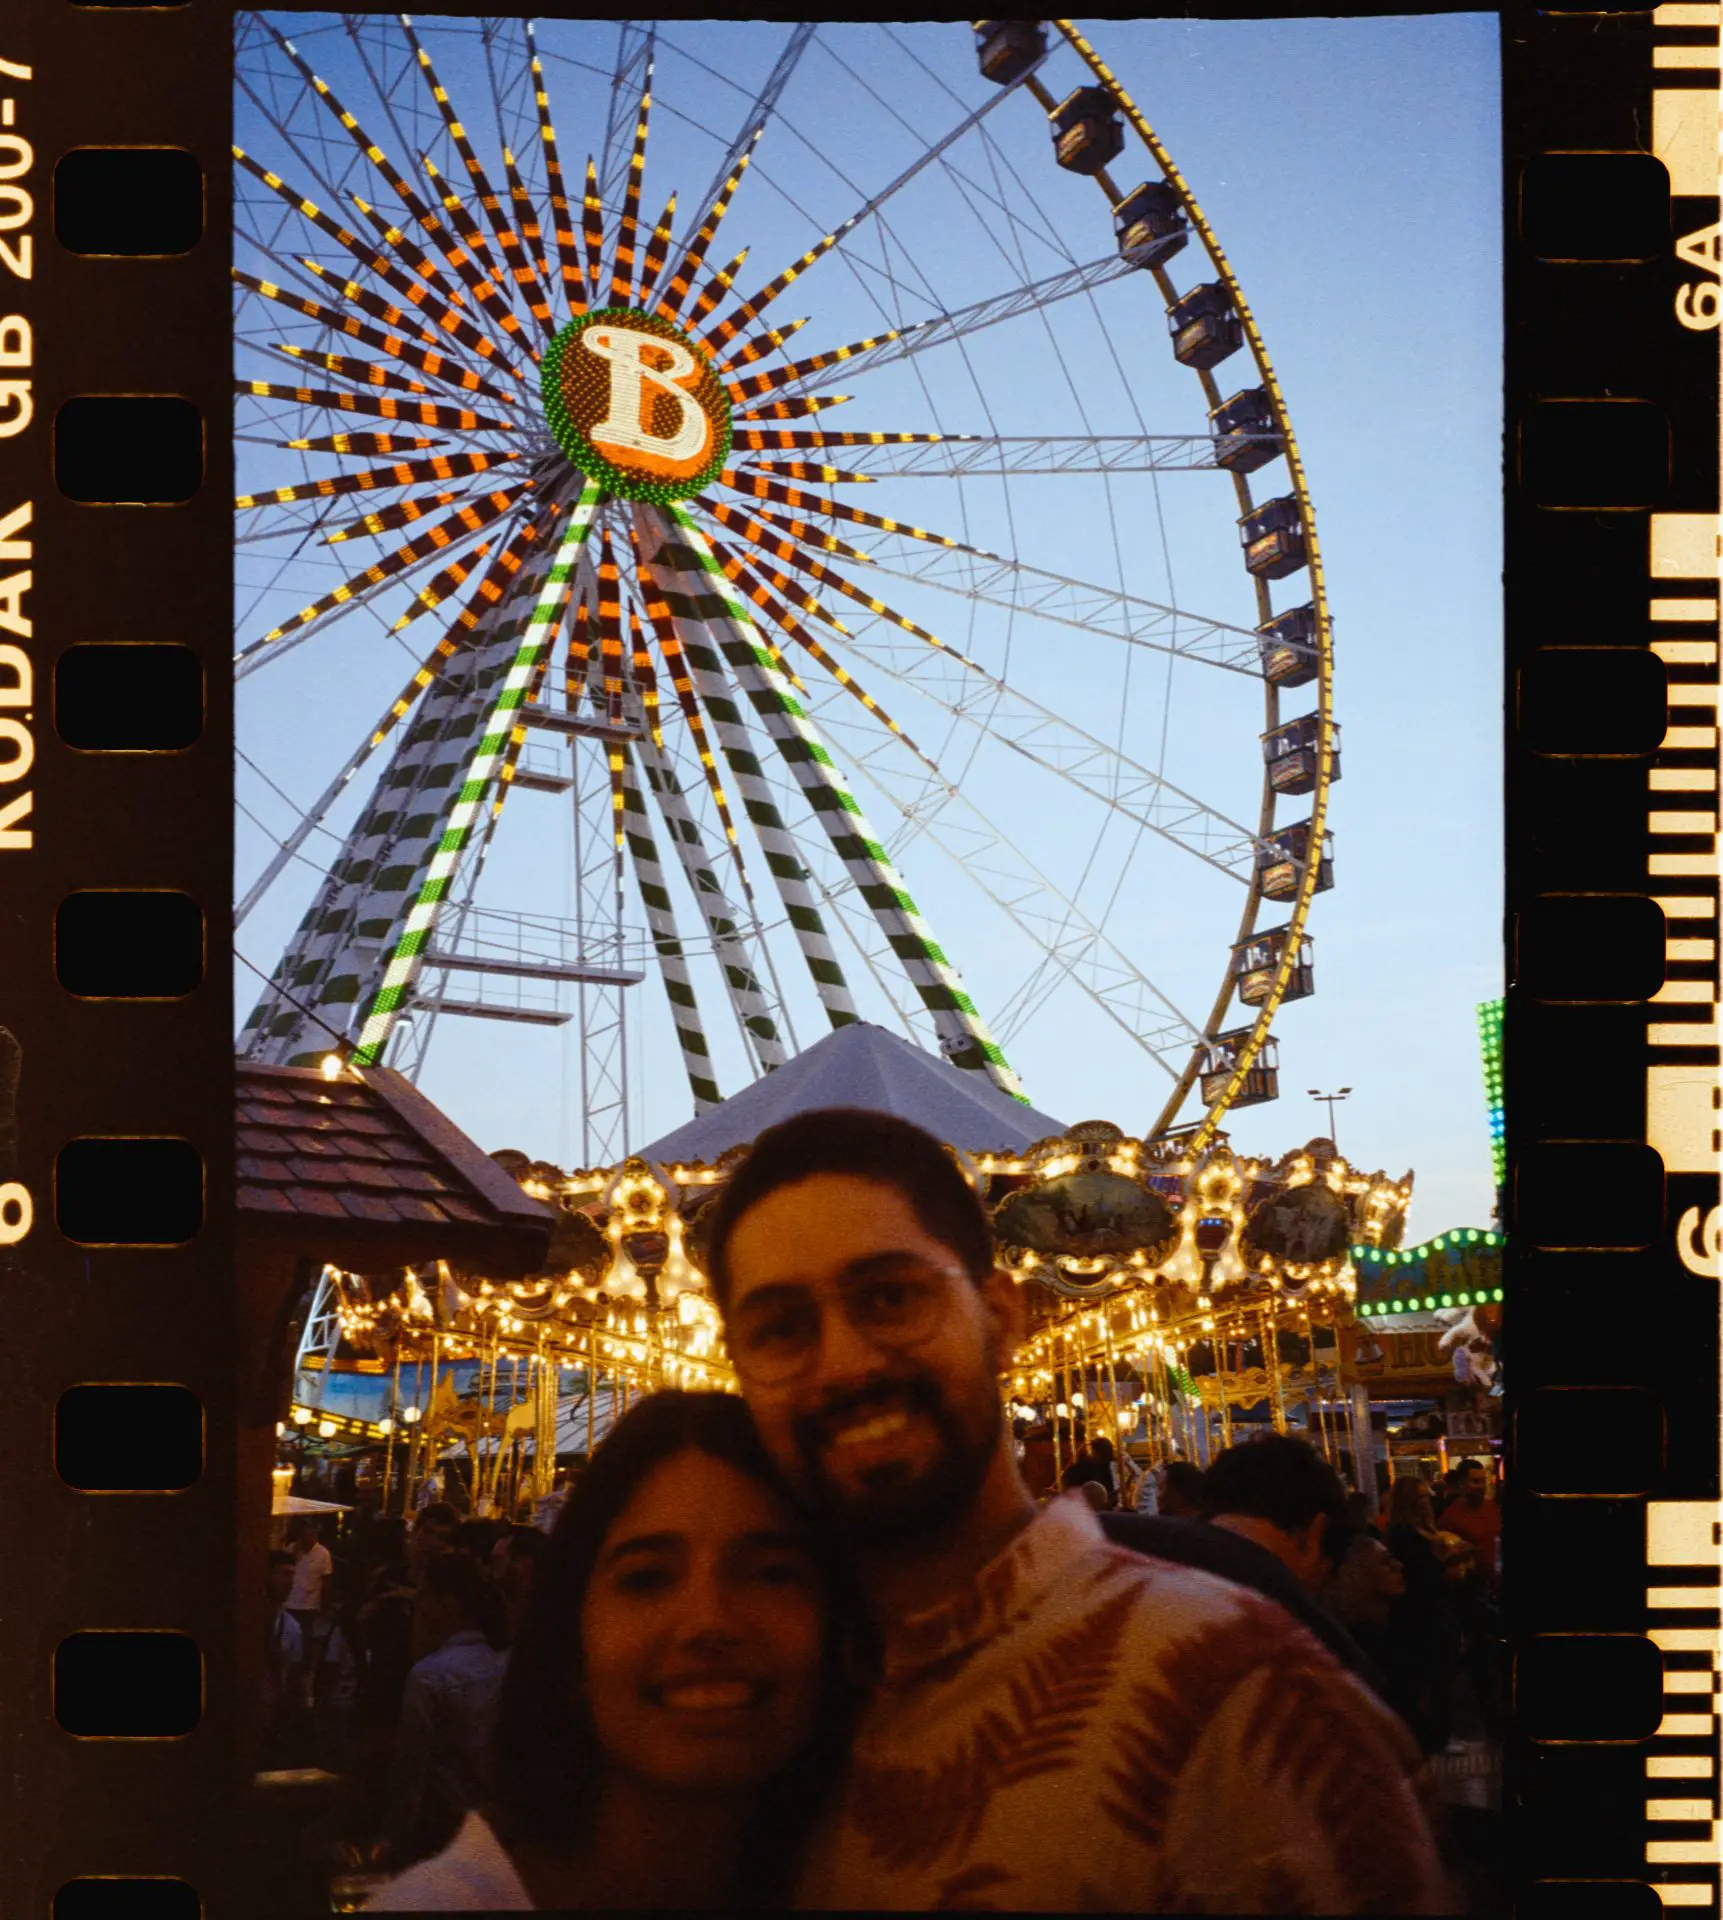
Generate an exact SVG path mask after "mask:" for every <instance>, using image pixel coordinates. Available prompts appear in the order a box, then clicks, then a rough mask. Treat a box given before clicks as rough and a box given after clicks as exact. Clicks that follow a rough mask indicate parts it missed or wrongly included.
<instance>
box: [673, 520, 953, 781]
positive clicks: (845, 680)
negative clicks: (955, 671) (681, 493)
mask: <svg viewBox="0 0 1723 1920" xmlns="http://www.w3.org/2000/svg"><path fill="white" fill-rule="evenodd" d="M711 547H712V554H713V557H714V558H715V559H716V560H717V562H718V564H719V567H720V568H721V569H722V571H723V574H724V577H725V579H727V580H728V581H729V582H730V583H731V585H732V586H734V587H736V588H738V589H739V590H740V591H741V592H742V593H744V594H745V595H746V596H747V598H748V599H749V600H751V601H752V602H753V603H754V605H755V606H756V607H758V608H759V609H760V611H761V612H762V613H763V614H764V615H765V616H766V618H767V619H768V620H770V621H772V622H773V623H774V624H775V625H776V626H778V627H779V628H781V629H782V630H783V631H784V632H785V633H787V634H789V636H790V637H791V638H792V639H793V640H795V641H796V642H797V644H798V645H800V646H802V647H804V648H805V649H806V650H807V651H808V653H809V654H811V655H812V657H813V658H814V659H815V660H817V661H818V662H819V663H820V665H821V666H822V667H824V668H825V670H826V671H827V673H829V674H830V675H831V676H832V678H833V679H834V680H835V681H836V682H837V683H838V685H839V686H840V687H842V688H843V690H844V692H845V693H847V694H849V695H850V696H851V698H852V699H854V700H856V701H857V702H859V703H860V705H861V706H862V707H864V708H865V709H866V710H867V712H868V713H869V714H870V715H871V716H872V718H873V719H875V720H877V721H878V722H879V724H880V725H881V726H883V727H884V728H885V729H886V730H887V732H888V733H892V734H895V735H896V736H897V738H898V739H899V740H901V741H902V742H903V744H904V745H905V746H906V747H907V748H908V749H909V750H910V752H911V753H913V754H914V755H915V756H916V758H917V759H919V760H920V761H922V762H923V763H924V764H925V765H926V766H927V767H928V768H929V769H930V770H931V771H932V772H933V773H935V774H938V772H939V769H938V767H937V766H935V765H934V763H933V762H932V761H931V760H929V759H928V757H927V755H926V754H925V753H923V752H922V750H921V748H920V747H918V746H917V745H916V744H915V742H914V740H912V739H911V738H910V736H909V735H908V733H906V732H905V731H904V729H903V728H902V727H900V726H899V725H898V723H897V722H896V721H895V720H894V719H893V718H892V717H891V715H890V714H889V713H887V712H886V710H885V708H884V707H882V706H881V705H880V704H879V702H878V701H877V700H876V699H874V697H873V695H872V694H871V693H869V692H868V691H867V690H866V688H864V687H863V686H862V685H861V683H860V682H859V681H858V680H857V679H856V677H855V676H854V674H852V673H851V672H850V671H849V669H848V668H847V667H846V666H845V665H844V664H843V662H842V661H841V660H839V659H837V658H836V656H835V655H833V654H832V653H831V652H830V651H829V649H828V648H826V647H825V646H824V645H823V644H822V642H821V641H820V640H819V638H818V637H817V636H816V635H814V634H812V633H810V632H809V631H808V629H807V628H806V627H805V626H804V625H803V624H802V622H801V621H800V620H798V619H797V618H796V616H795V615H794V614H793V613H791V612H790V610H789V608H788V607H786V606H785V605H784V604H783V603H782V602H781V601H780V600H778V599H777V598H776V597H775V596H774V595H773V594H771V593H770V592H769V591H768V590H767V589H766V587H765V585H764V583H763V582H762V581H761V580H760V579H759V577H758V576H757V575H756V574H755V573H754V571H753V569H752V568H751V567H749V566H748V565H747V564H746V563H745V562H743V561H741V560H739V559H737V558H736V556H735V555H733V554H732V553H730V552H729V551H728V550H727V549H726V548H725V547H724V546H723V544H722V543H721V542H720V541H717V540H713V541H712V542H711ZM760 637H761V638H762V640H764V639H765V638H766V634H765V632H764V630H763V629H761V630H760ZM772 654H773V660H774V663H776V661H777V660H778V658H779V656H778V654H777V652H776V649H773V650H772ZM786 677H789V676H786ZM795 684H798V685H799V684H800V683H799V682H797V683H795Z"/></svg>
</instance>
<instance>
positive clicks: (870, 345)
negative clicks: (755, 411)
mask: <svg viewBox="0 0 1723 1920" xmlns="http://www.w3.org/2000/svg"><path fill="white" fill-rule="evenodd" d="M896 338H897V335H896V334H895V333H884V334H880V335H879V336H878V337H877V338H874V339H869V340H857V341H854V342H853V343H852V344H851V345H849V346H847V347H833V348H831V349H830V350H829V351H827V352H825V353H816V354H811V355H810V356H809V357H808V358H807V359H806V360H797V361H795V362H793V363H791V364H790V365H788V366H782V367H772V368H770V369H768V370H767V371H766V372H764V373H755V374H750V375H749V376H748V377H747V378H746V379H732V380H726V381H725V383H724V384H725V386H726V387H727V388H728V389H729V393H730V398H731V399H732V400H734V401H735V403H736V405H737V406H738V407H750V406H752V405H753V404H754V403H755V402H756V401H758V400H761V399H763V398H764V397H765V396H766V395H767V394H771V393H775V392H776V391H777V390H778V389H779V388H780V387H786V386H791V385H794V384H795V383H796V382H797V381H798V380H800V379H801V378H802V377H803V376H804V375H809V374H813V373H816V372H818V371H819V370H820V369H821V368H822V367H832V366H838V365H841V364H843V363H845V362H848V361H851V360H859V359H860V358H861V357H862V356H863V355H864V354H866V353H870V352H872V350H873V349H874V348H876V347H880V346H884V345H885V344H887V343H888V342H889V341H892V340H895V339H896ZM738 354H739V350H738ZM736 357H738V356H734V355H733V356H732V358H736ZM729 364H730V361H729V360H721V361H720V362H719V366H720V367H728V366H729Z"/></svg>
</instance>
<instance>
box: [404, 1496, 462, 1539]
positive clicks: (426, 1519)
mask: <svg viewBox="0 0 1723 1920" xmlns="http://www.w3.org/2000/svg"><path fill="white" fill-rule="evenodd" d="M460 1524H461V1516H460V1514H459V1513H457V1512H456V1511H455V1509H454V1508H453V1507H452V1506H450V1505H449V1503H448V1501H447V1500H433V1501H432V1502H431V1504H430V1505H429V1506H428V1507H422V1508H421V1509H420V1511H419V1519H418V1523H417V1525H416V1526H415V1528H414V1531H415V1532H416V1533H423V1532H424V1531H425V1530H426V1529H427V1528H428V1527H440V1528H442V1530H443V1531H444V1532H445V1533H453V1532H454V1531H455V1529H456V1528H457V1527H458V1526H459V1525H460Z"/></svg>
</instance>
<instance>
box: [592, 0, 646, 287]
mask: <svg viewBox="0 0 1723 1920" xmlns="http://www.w3.org/2000/svg"><path fill="white" fill-rule="evenodd" d="M627 31H628V29H627V28H626V27H624V29H623V32H624V33H626V32H627ZM616 104H617V105H620V104H621V102H620V98H619V99H618V100H617V102H616ZM651 121H652V37H651V33H650V30H649V31H648V35H647V43H646V60H645V76H644V78H643V80H642V82H641V87H640V106H639V109H638V111H637V113H636V117H635V122H634V141H633V145H632V146H631V147H630V149H629V154H628V171H627V174H626V175H625V181H626V184H625V185H624V187H623V189H622V212H621V215H620V217H619V218H618V220H617V223H616V239H615V242H614V244H613V245H612V247H611V255H610V258H611V266H610V298H611V303H612V305H614V306H619V307H628V306H633V305H634V281H635V271H634V269H635V263H636V261H637V260H638V259H639V257H640V185H641V181H642V179H643V178H644V177H645V173H646V140H647V130H648V128H649V126H650V125H651ZM606 138H607V143H608V135H607V136H606ZM601 191H602V189H601Z"/></svg>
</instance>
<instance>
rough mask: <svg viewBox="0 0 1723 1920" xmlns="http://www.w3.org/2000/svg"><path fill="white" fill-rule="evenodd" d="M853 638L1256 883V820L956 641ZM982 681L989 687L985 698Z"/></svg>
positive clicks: (1170, 836)
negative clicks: (1229, 809) (953, 644)
mask: <svg viewBox="0 0 1723 1920" xmlns="http://www.w3.org/2000/svg"><path fill="white" fill-rule="evenodd" d="M848 644H849V645H850V646H851V647H852V648H854V649H855V650H856V651H857V652H859V653H861V655H862V656H863V658H865V659H866V660H868V661H869V663H870V664H871V665H873V666H875V667H877V668H878V669H879V670H880V671H881V672H882V673H885V674H887V675H889V676H890V677H891V678H892V679H894V680H897V681H900V682H901V683H902V684H903V685H904V686H907V687H911V688H913V689H914V690H915V691H916V692H917V693H919V694H920V695H922V696H923V697H924V698H925V699H928V700H930V701H932V702H933V703H934V704H935V705H936V706H939V707H943V708H944V709H945V711H946V712H947V713H949V714H950V715H951V716H952V717H953V718H954V719H956V720H960V721H962V722H964V723H965V724H966V725H968V726H971V727H977V726H984V727H985V729H986V731H987V732H988V733H990V734H991V735H992V736H993V737H994V738H995V739H997V741H998V742H999V744H1000V745H1001V746H1004V747H1006V748H1007V749H1009V750H1010V751H1011V752H1013V753H1016V754H1017V755H1019V756H1020V757H1021V758H1022V759H1024V760H1026V761H1028V762H1030V763H1031V764H1032V765H1035V766H1038V767H1042V768H1044V769H1045V770H1046V771H1047V772H1048V773H1051V774H1053V775H1055V776H1057V777H1058V778H1059V779H1060V780H1062V781H1064V782H1065V783H1066V784H1067V785H1070V786H1072V787H1075V788H1076V789H1078V790H1079V791H1081V792H1083V793H1086V794H1088V795H1090V796H1091V797H1092V798H1094V799H1097V800H1099V801H1101V802H1102V803H1103V804H1104V805H1105V806H1107V807H1108V808H1109V809H1110V810H1111V811H1113V812H1116V813H1118V814H1120V815H1122V816H1123V817H1124V818H1125V819H1127V820H1129V821H1131V822H1133V823H1134V824H1136V825H1138V826H1142V827H1147V828H1148V829H1149V831H1151V832H1152V833H1154V834H1156V835H1158V836H1159V837H1160V838H1161V839H1163V840H1167V841H1169V842H1171V843H1172V844H1173V845H1175V846H1178V847H1181V848H1183V850H1184V851H1185V852H1187V853H1191V854H1194V855H1195V856H1196V857H1197V858H1198V859H1199V860H1202V861H1204V862H1205V863H1206V864H1207V865H1209V866H1211V867H1213V868H1214V869H1215V870H1216V871H1217V872H1220V873H1224V874H1226V875H1227V876H1228V878H1230V879H1233V880H1237V881H1240V882H1242V883H1245V884H1248V883H1249V882H1250V880H1251V877H1252V875H1253V874H1254V872H1255V866H1256V838H1255V835H1254V833H1253V832H1252V830H1251V829H1250V828H1249V827H1246V826H1243V825H1241V824H1240V823H1239V822H1238V821H1236V820H1233V819H1230V818H1229V817H1228V816H1227V815H1225V814H1223V813H1219V812H1217V811H1215V810H1214V809H1213V808H1210V807H1208V806H1206V805H1205V804H1204V803H1203V802H1202V801H1201V800H1198V799H1197V798H1196V797H1195V796H1194V795H1192V794H1188V793H1186V792H1185V791H1184V790H1183V789H1182V788H1180V787H1175V786H1174V785H1173V783H1172V782H1171V781H1170V780H1167V779H1166V778H1165V777H1164V776H1163V775H1161V774H1159V773H1155V772H1153V771H1151V770H1150V769H1149V768H1147V767H1145V766H1142V765H1140V764H1139V763H1138V762H1136V761H1134V760H1132V759H1131V758H1130V757H1129V756H1128V755H1126V754H1124V753H1123V752H1121V751H1120V750H1119V749H1118V748H1116V747H1113V746H1109V745H1108V744H1107V743H1106V742H1105V741H1103V740H1098V739H1096V737H1095V736H1094V735H1093V734H1091V733H1087V732H1085V731H1084V730H1083V729H1082V728H1081V727H1078V726H1076V725H1074V724H1073V723H1072V722H1071V721H1069V720H1066V719H1065V718H1063V717H1062V716H1061V715H1059V714H1056V713H1054V712H1053V711H1052V709H1051V708H1049V707H1047V706H1046V705H1045V704H1043V703H1042V702H1041V701H1039V700H1036V699H1034V698H1033V697H1031V696H1030V695H1028V694H1026V693H1023V692H1022V691H1021V690H1020V689H1018V688H1017V687H1015V686H1013V685H1012V684H1011V683H1010V682H1009V681H1007V680H1005V679H1004V678H1002V677H1001V676H1000V675H998V674H994V673H990V672H989V671H988V670H987V669H986V668H984V667H982V666H980V665H979V664H978V663H977V662H975V661H973V660H969V659H967V658H966V657H965V656H963V655H961V654H958V653H956V651H955V650H954V649H951V648H944V647H942V648H941V649H940V650H939V651H930V650H928V649H925V648H923V649H919V650H917V649H903V648H894V649H892V650H891V651H890V652H888V651H887V650H885V649H883V648H878V647H874V648H870V647H869V646H868V644H867V643H866V641H865V639H864V638H863V637H862V636H860V635H856V636H852V637H851V638H850V639H849V641H848ZM959 669H961V671H960V670H959ZM981 687H985V688H986V689H988V691H987V692H986V693H985V694H980V695H979V698H978V693H979V689H980V688H981ZM978 706H979V707H980V708H981V709H982V717H981V718H978V717H977V707H978Z"/></svg>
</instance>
